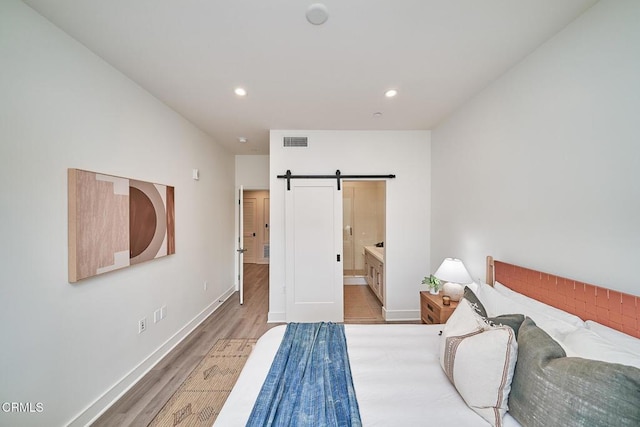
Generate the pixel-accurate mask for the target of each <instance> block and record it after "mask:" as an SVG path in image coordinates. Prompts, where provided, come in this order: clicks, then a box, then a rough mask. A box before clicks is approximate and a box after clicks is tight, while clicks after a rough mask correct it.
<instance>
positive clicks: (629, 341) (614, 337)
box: [586, 320, 640, 357]
mask: <svg viewBox="0 0 640 427" xmlns="http://www.w3.org/2000/svg"><path fill="white" fill-rule="evenodd" d="M586 324H587V328H589V329H591V330H592V331H593V332H595V333H596V334H598V335H600V336H601V337H602V338H604V339H606V340H607V341H609V342H611V343H612V344H614V345H616V346H618V347H620V348H623V349H625V350H626V351H629V352H631V353H633V354H635V355H636V356H638V357H640V339H638V338H635V337H632V336H631V335H628V334H625V333H624V332H620V331H618V330H616V329H612V328H610V327H608V326H604V325H603V324H601V323H598V322H594V321H593V320H587V322H586Z"/></svg>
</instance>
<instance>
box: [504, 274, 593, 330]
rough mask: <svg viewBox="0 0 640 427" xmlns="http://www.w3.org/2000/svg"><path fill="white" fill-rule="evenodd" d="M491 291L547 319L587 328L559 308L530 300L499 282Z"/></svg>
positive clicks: (575, 317) (582, 322) (573, 316)
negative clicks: (529, 308)
mask: <svg viewBox="0 0 640 427" xmlns="http://www.w3.org/2000/svg"><path fill="white" fill-rule="evenodd" d="M493 289H495V290H496V291H498V292H499V293H501V294H502V295H504V296H506V297H509V298H511V299H514V300H516V301H518V302H521V303H522V304H525V305H527V306H529V307H531V308H533V309H535V310H536V311H539V312H540V313H543V314H545V315H547V316H549V317H553V318H554V319H558V320H562V321H563V322H567V323H570V324H572V325H575V326H577V327H579V328H584V327H586V326H587V325H586V324H585V323H584V321H583V320H582V319H581V318H579V317H578V316H576V315H575V314H571V313H567V312H566V311H564V310H560V309H559V308H555V307H552V306H550V305H549V304H545V303H543V302H540V301H538V300H536V299H533V298H530V297H528V296H526V295H523V294H521V293H519V292H516V291H514V290H513V289H509V288H508V287H506V286H505V285H503V284H502V283H500V282H496V283H495V285H494V286H493Z"/></svg>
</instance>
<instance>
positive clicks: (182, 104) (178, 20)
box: [23, 0, 597, 154]
mask: <svg viewBox="0 0 640 427" xmlns="http://www.w3.org/2000/svg"><path fill="white" fill-rule="evenodd" d="M23 1H24V2H25V3H26V4H28V5H30V6H31V7H33V8H34V9H35V10H37V11H38V12H39V13H41V14H42V15H44V16H45V17H46V18H48V19H49V20H50V21H51V22H53V23H54V24H55V25H57V26H58V27H60V28H61V29H63V30H64V31H65V32H67V33H68V34H70V35H71V36H72V37H74V38H75V39H76V40H78V41H79V42H80V43H82V44H84V45H85V46H86V47H88V48H89V49H90V50H92V51H93V52H95V53H96V54H97V55H99V56H100V57H102V58H103V59H104V60H105V61H107V62H108V63H110V64H111V65H112V66H114V67H115V68H117V69H118V70H120V71H121V72H122V73H124V74H125V75H127V76H128V77H129V78H131V79H132V80H134V81H135V82H137V83H138V84H139V85H140V86H142V87H143V88H145V89H146V90H147V91H149V92H150V93H152V94H153V95H154V96H156V97H157V98H158V99H160V100H161V101H162V102H164V103H165V104H167V105H168V106H170V107H171V108H173V109H174V110H175V111H177V112H179V113H180V114H182V115H183V116H184V117H186V118H187V119H188V120H190V121H191V122H192V123H194V124H195V125H196V126H197V127H199V128H200V129H202V130H203V131H205V132H206V133H207V134H209V135H211V137H212V138H213V139H214V140H215V141H216V142H218V143H220V144H222V145H223V146H225V147H227V148H228V149H229V150H230V151H231V152H233V153H236V154H268V152H269V129H317V130H329V129H331V130H348V129H352V130H383V129H384V130H417V129H432V128H433V127H434V126H435V125H436V124H437V123H438V122H439V121H441V120H443V119H444V118H445V117H446V116H447V115H448V114H449V113H451V112H452V111H453V110H455V109H456V108H458V107H459V106H460V105H462V104H463V103H464V102H466V101H467V100H469V99H470V98H471V97H472V96H473V95H474V94H476V93H477V92H478V91H480V90H481V89H482V88H484V87H485V86H487V85H488V84H489V83H490V82H491V81H492V80H494V79H496V78H497V77H498V76H500V75H501V74H502V73H504V72H505V71H506V70H508V69H509V68H510V67H512V66H513V65H514V64H516V63H517V62H518V61H520V60H521V59H523V58H524V57H525V56H526V55H528V54H529V53H531V52H532V51H533V50H534V49H536V47H538V46H539V45H540V44H542V43H543V42H544V41H546V40H548V39H549V38H551V37H552V36H553V35H554V34H556V33H557V32H558V31H559V30H561V29H562V28H563V27H565V26H566V25H567V24H568V23H569V22H571V21H572V20H573V19H575V18H576V17H577V16H578V15H580V14H581V13H582V12H583V11H585V10H586V9H587V8H589V7H590V6H592V5H593V4H594V3H596V1H597V0H518V1H514V0H446V1H445V0H326V1H324V4H325V5H326V7H327V9H328V13H329V19H328V20H327V22H326V23H324V24H323V25H312V24H310V23H309V22H308V21H307V19H306V17H305V13H306V11H307V8H308V7H309V6H310V5H311V4H312V3H313V2H314V1H302V0H224V1H223V0H135V1H132V0H107V1H105V0H23ZM238 86H242V87H244V88H246V90H247V92H248V95H247V96H246V97H244V98H241V97H238V96H237V95H235V94H234V92H233V90H234V88H236V87H238ZM389 88H395V89H397V90H398V95H397V96H396V97H394V98H386V97H385V96H384V93H385V91H386V90H387V89H389ZM374 113H382V115H381V116H379V117H376V116H375V115H374ZM238 137H246V138H247V139H248V142H246V143H240V142H239V141H238Z"/></svg>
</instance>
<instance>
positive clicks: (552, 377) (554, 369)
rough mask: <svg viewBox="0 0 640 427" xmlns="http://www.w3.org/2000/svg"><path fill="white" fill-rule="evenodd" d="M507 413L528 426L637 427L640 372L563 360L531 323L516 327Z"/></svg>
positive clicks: (559, 349)
mask: <svg viewBox="0 0 640 427" xmlns="http://www.w3.org/2000/svg"><path fill="white" fill-rule="evenodd" d="M509 413H510V414H511V415H512V416H513V417H514V418H515V419H516V420H517V421H518V422H520V424H522V425H523V426H525V427H530V426H540V427H543V426H544V427H546V426H589V427H597V426H602V427H611V426H635V427H637V426H640V369H638V368H634V367H632V366H626V365H619V364H615V363H606V362H601V361H596V360H589V359H581V358H578V357H566V354H565V352H564V350H563V349H562V347H560V345H559V344H558V343H557V342H555V341H554V340H553V338H551V337H550V336H549V335H548V334H547V333H546V332H544V331H543V330H542V329H540V328H538V327H537V326H536V324H535V323H534V322H533V320H531V319H530V318H528V317H527V318H526V319H525V321H524V322H523V323H522V325H521V326H520V331H519V334H518V361H517V363H516V368H515V373H514V376H513V382H512V383H511V394H510V395H509Z"/></svg>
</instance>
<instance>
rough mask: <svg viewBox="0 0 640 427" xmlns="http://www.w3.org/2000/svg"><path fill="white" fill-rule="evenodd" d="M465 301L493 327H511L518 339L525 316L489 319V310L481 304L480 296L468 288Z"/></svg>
mask: <svg viewBox="0 0 640 427" xmlns="http://www.w3.org/2000/svg"><path fill="white" fill-rule="evenodd" d="M463 298H464V299H466V300H467V302H468V303H469V305H470V306H471V307H472V308H473V309H474V310H475V312H476V313H478V315H480V316H482V317H483V318H484V319H485V320H486V321H487V322H489V324H490V325H492V326H510V327H511V328H512V329H513V331H514V332H515V333H516V338H517V337H518V329H519V328H520V325H521V324H522V322H524V315H523V314H502V315H500V316H495V317H488V315H487V310H486V309H485V308H484V305H482V302H480V299H479V298H478V296H477V295H476V294H475V293H474V292H473V291H472V290H471V289H469V287H468V286H466V287H465V288H464V296H463Z"/></svg>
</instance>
